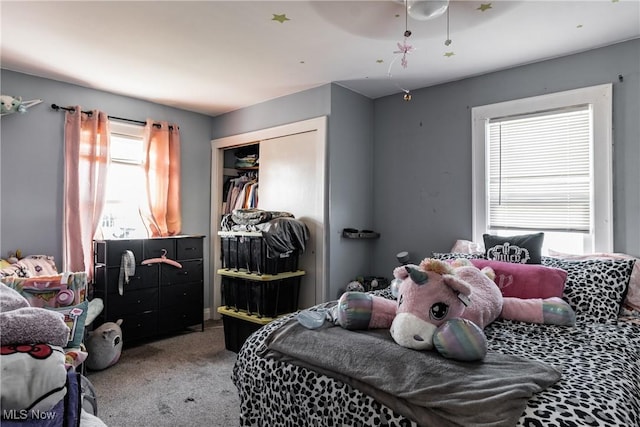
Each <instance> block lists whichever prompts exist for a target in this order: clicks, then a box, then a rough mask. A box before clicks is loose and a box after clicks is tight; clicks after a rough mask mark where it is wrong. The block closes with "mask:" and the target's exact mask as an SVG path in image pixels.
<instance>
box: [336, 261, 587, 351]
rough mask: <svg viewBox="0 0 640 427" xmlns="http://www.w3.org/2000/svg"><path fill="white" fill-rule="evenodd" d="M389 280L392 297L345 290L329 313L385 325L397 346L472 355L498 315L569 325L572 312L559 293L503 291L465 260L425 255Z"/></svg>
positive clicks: (483, 347) (358, 325)
mask: <svg viewBox="0 0 640 427" xmlns="http://www.w3.org/2000/svg"><path fill="white" fill-rule="evenodd" d="M393 275H394V277H395V280H394V282H392V289H395V290H394V295H397V301H394V300H390V299H386V298H383V297H379V296H375V295H371V294H367V293H362V292H345V293H344V294H343V295H342V296H341V297H340V300H339V302H338V305H337V307H336V310H335V312H334V316H335V317H336V318H337V319H336V321H337V323H338V324H339V325H340V326H342V327H343V328H346V329H368V328H389V330H390V333H391V336H392V337H393V339H394V340H395V341H396V342H397V343H398V344H399V345H401V346H403V347H407V348H412V349H415V350H431V349H433V348H434V347H435V348H436V349H437V351H438V352H439V353H440V354H441V355H443V356H444V357H447V358H451V359H455V360H462V361H474V360H482V359H483V358H484V357H485V355H486V353H487V339H486V336H485V334H484V332H483V329H484V328H485V326H487V325H488V324H490V323H491V322H493V321H494V320H496V319H497V318H498V317H502V318H505V319H511V320H518V321H523V322H531V323H547V324H557V325H573V324H574V323H575V313H574V311H573V309H572V308H571V307H570V306H569V304H567V303H566V302H565V301H563V300H562V299H560V298H556V297H554V298H548V299H544V300H543V299H520V298H510V297H503V296H502V294H501V293H500V289H499V288H498V286H497V285H496V284H495V283H494V281H493V280H492V279H493V270H492V269H491V268H484V269H483V270H482V271H481V270H479V269H478V268H476V267H474V266H473V265H472V264H471V263H470V262H468V261H458V262H456V263H454V264H453V265H452V264H450V263H447V262H444V261H441V260H436V259H431V258H426V259H424V260H423V261H422V262H421V263H420V265H419V266H416V265H405V266H402V267H397V268H396V269H395V270H394V272H393Z"/></svg>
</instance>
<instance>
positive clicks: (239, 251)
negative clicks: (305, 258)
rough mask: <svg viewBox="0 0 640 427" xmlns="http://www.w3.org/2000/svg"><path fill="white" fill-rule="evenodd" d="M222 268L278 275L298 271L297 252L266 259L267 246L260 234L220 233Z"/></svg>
mask: <svg viewBox="0 0 640 427" xmlns="http://www.w3.org/2000/svg"><path fill="white" fill-rule="evenodd" d="M220 239H221V240H220V243H221V245H220V246H221V247H222V267H223V268H226V269H229V270H236V271H241V270H243V271H247V272H249V273H256V274H279V273H285V272H289V271H296V270H298V257H299V254H298V251H291V252H290V253H288V254H283V255H281V256H279V257H275V258H269V257H267V244H266V243H265V240H264V239H263V238H262V236H261V235H260V233H233V232H223V233H220Z"/></svg>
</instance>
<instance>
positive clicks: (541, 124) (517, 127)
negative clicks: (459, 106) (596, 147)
mask: <svg viewBox="0 0 640 427" xmlns="http://www.w3.org/2000/svg"><path fill="white" fill-rule="evenodd" d="M591 117H592V115H591V108H590V106H589V105H583V106H579V107H573V108H571V109H560V110H553V111H547V112H543V113H536V114H530V115H523V116H515V117H507V118H497V119H491V120H489V122H488V125H487V132H488V142H489V151H488V169H489V170H488V179H489V183H488V185H489V187H488V191H489V206H488V208H489V209H488V228H489V230H500V229H508V230H539V231H567V232H585V233H588V232H589V231H590V228H591V194H592V185H591V183H592V171H591V145H592V144H591V140H592V131H591V129H592V124H591Z"/></svg>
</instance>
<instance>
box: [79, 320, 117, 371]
mask: <svg viewBox="0 0 640 427" xmlns="http://www.w3.org/2000/svg"><path fill="white" fill-rule="evenodd" d="M121 324H122V319H118V320H117V321H116V322H107V323H103V324H102V325H100V326H99V327H98V328H96V329H95V330H94V331H91V332H90V333H89V336H88V338H87V341H86V343H85V346H86V347H87V352H88V353H89V356H88V357H87V361H86V364H87V368H89V369H91V370H93V371H99V370H102V369H106V368H108V367H109V366H111V365H113V364H115V363H116V362H117V361H118V360H119V359H120V354H121V352H122V329H121V328H120V325H121Z"/></svg>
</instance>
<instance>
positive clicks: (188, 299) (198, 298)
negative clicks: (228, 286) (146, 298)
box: [159, 282, 203, 310]
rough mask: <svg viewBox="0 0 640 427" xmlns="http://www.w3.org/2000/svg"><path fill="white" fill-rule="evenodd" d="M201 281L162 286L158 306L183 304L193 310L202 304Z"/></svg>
mask: <svg viewBox="0 0 640 427" xmlns="http://www.w3.org/2000/svg"><path fill="white" fill-rule="evenodd" d="M202 301H203V296H202V282H195V283H186V284H179V285H170V286H163V287H162V288H160V304H159V305H160V308H164V307H171V306H178V305H179V306H184V307H186V309H188V310H193V309H194V308H195V307H196V306H200V305H202Z"/></svg>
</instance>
